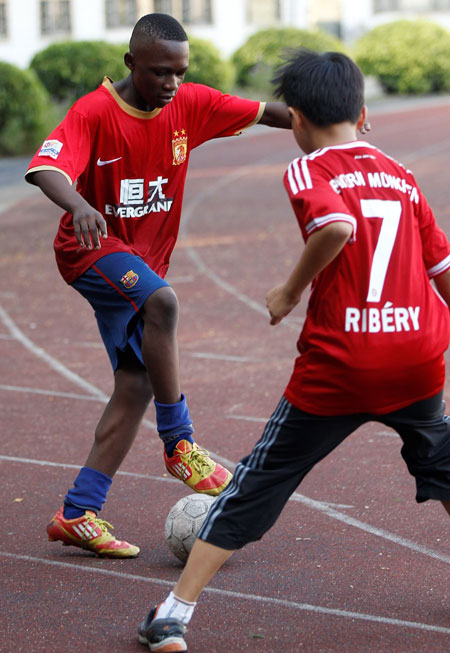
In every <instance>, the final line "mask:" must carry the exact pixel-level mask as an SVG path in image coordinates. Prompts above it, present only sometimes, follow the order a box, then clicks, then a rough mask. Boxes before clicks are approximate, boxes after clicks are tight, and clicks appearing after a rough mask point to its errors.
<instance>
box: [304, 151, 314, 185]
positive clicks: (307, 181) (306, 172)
mask: <svg viewBox="0 0 450 653" xmlns="http://www.w3.org/2000/svg"><path fill="white" fill-rule="evenodd" d="M302 171H303V177H304V178H305V184H306V188H312V187H313V184H312V181H311V175H310V174H309V169H308V161H307V160H306V158H303V159H302Z"/></svg>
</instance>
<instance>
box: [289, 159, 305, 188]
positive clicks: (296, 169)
mask: <svg viewBox="0 0 450 653" xmlns="http://www.w3.org/2000/svg"><path fill="white" fill-rule="evenodd" d="M292 165H293V168H294V174H295V180H296V182H297V184H298V187H299V190H305V184H304V183H303V180H302V177H301V174H300V168H299V167H298V159H295V161H292Z"/></svg>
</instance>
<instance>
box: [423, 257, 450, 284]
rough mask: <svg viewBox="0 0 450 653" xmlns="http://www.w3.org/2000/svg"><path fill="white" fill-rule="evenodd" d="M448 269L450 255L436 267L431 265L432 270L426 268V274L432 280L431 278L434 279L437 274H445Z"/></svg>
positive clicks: (449, 266)
mask: <svg viewBox="0 0 450 653" xmlns="http://www.w3.org/2000/svg"><path fill="white" fill-rule="evenodd" d="M448 268H450V254H449V255H448V256H447V258H445V259H444V260H443V261H441V262H440V263H438V264H437V265H433V267H432V268H428V270H427V274H428V276H429V277H430V279H432V278H433V277H436V276H437V275H438V274H442V272H445V271H446V270H448Z"/></svg>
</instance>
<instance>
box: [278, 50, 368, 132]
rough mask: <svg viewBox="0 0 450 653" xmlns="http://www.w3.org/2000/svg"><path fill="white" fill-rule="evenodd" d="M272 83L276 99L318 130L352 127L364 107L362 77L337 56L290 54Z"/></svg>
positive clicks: (343, 57) (349, 62)
mask: <svg viewBox="0 0 450 653" xmlns="http://www.w3.org/2000/svg"><path fill="white" fill-rule="evenodd" d="M272 83H273V85H274V93H275V96H276V97H278V98H283V100H284V101H285V102H286V104H287V105H288V106H290V107H294V108H295V109H299V110H300V111H301V112H302V113H303V114H304V115H305V116H306V118H307V119H308V120H310V121H311V122H312V123H313V124H315V125H317V126H319V127H325V126H327V125H332V124H336V123H340V122H346V121H350V122H352V123H353V124H355V123H356V122H357V120H358V117H359V114H360V113H361V109H362V108H363V105H364V77H363V74H362V72H361V70H360V69H359V68H358V66H357V65H356V64H355V62H354V61H352V60H351V59H350V58H349V57H347V56H346V55H345V54H341V53H340V52H323V53H319V52H312V51H311V50H305V49H303V48H302V49H299V50H295V51H293V52H292V51H291V52H290V53H288V56H287V59H286V62H285V63H284V65H282V66H281V67H280V68H279V69H278V70H277V71H276V73H275V76H274V78H273V80H272Z"/></svg>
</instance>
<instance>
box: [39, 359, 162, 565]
mask: <svg viewBox="0 0 450 653" xmlns="http://www.w3.org/2000/svg"><path fill="white" fill-rule="evenodd" d="M133 359H134V355H133V354H131V353H130V356H129V359H127V357H126V356H121V362H120V363H119V368H118V369H117V371H116V373H115V375H114V391H113V394H112V396H111V399H110V401H109V402H108V405H107V406H106V408H105V410H104V412H103V415H102V417H101V419H100V421H99V423H98V426H97V428H96V431H95V440H94V444H93V446H92V448H91V451H90V453H89V455H88V458H87V460H86V463H85V466H84V467H83V468H82V469H81V470H80V472H79V474H78V476H77V478H76V479H75V483H74V487H73V488H71V489H70V490H69V491H68V493H67V495H66V499H65V501H64V507H63V509H60V510H58V512H57V513H56V514H55V515H54V517H53V519H52V520H51V521H50V523H49V524H48V526H47V533H48V536H49V539H50V540H52V541H55V540H60V541H63V542H64V543H65V544H72V545H74V546H80V547H82V548H86V549H88V550H91V551H94V552H95V553H97V554H98V555H104V556H110V557H121V558H123V557H135V556H136V555H137V554H138V553H139V548H138V547H137V546H134V545H132V544H129V543H128V542H125V541H120V540H117V539H116V538H115V537H114V536H113V535H111V533H109V531H108V529H107V526H106V523H105V522H103V521H102V520H100V519H98V518H97V514H98V512H100V510H101V509H102V505H103V503H104V501H105V500H106V494H107V492H108V490H109V487H110V485H111V480H112V477H113V476H114V474H115V472H116V471H117V469H118V468H119V466H120V464H121V462H122V461H123V459H124V458H125V456H126V454H127V453H128V451H129V449H130V447H131V445H132V443H133V441H134V439H135V437H136V434H137V432H138V428H139V425H140V423H141V421H142V418H143V416H144V413H145V411H146V409H147V407H148V405H149V402H150V400H151V398H152V388H151V385H150V382H149V379H148V375H147V372H146V371H145V370H144V369H143V368H142V367H141V366H140V365H139V366H138V363H137V361H136V360H135V359H134V360H133Z"/></svg>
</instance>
